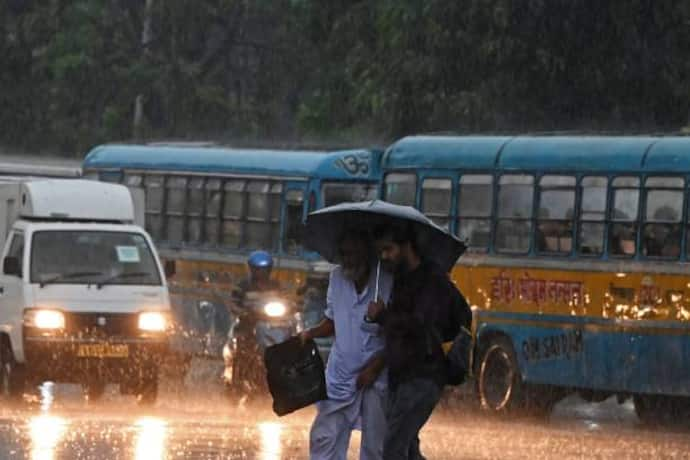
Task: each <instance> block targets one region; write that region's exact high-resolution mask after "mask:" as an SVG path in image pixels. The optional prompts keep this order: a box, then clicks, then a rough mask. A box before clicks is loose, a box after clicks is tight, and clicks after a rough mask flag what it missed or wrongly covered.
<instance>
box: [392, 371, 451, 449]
mask: <svg viewBox="0 0 690 460" xmlns="http://www.w3.org/2000/svg"><path fill="white" fill-rule="evenodd" d="M442 390H443V388H442V387H441V386H439V384H438V383H436V382H434V381H433V380H431V379H414V380H410V381H408V382H402V383H401V384H400V385H398V387H397V388H395V389H394V390H389V392H388V404H387V408H386V422H387V424H388V429H387V431H386V437H385V440H384V443H383V458H384V460H424V456H423V455H422V453H421V451H420V450H419V430H421V429H422V427H423V426H424V424H425V423H426V422H427V420H429V417H430V416H431V413H432V412H433V410H434V407H436V404H438V402H439V400H440V399H441V392H442Z"/></svg>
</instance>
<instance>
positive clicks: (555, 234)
mask: <svg viewBox="0 0 690 460" xmlns="http://www.w3.org/2000/svg"><path fill="white" fill-rule="evenodd" d="M574 210H575V178H574V177H571V176H543V177H542V178H541V180H540V181H539V211H538V213H537V219H538V221H537V240H536V245H537V251H539V252H542V253H549V254H568V253H570V251H571V250H572V248H573V217H574V215H575V212H574Z"/></svg>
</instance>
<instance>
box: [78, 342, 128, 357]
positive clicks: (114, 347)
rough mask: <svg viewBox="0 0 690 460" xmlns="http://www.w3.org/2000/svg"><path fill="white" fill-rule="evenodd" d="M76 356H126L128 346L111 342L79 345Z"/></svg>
mask: <svg viewBox="0 0 690 460" xmlns="http://www.w3.org/2000/svg"><path fill="white" fill-rule="evenodd" d="M77 356H78V357H79V358H127V357H128V356H129V346H128V345H123V344H111V343H90V344H86V345H79V348H78V349H77Z"/></svg>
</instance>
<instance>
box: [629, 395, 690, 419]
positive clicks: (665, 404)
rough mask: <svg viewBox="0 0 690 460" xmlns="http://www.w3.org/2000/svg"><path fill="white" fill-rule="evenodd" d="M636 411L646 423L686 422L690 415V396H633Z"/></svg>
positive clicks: (638, 416)
mask: <svg viewBox="0 0 690 460" xmlns="http://www.w3.org/2000/svg"><path fill="white" fill-rule="evenodd" d="M633 402H634V404H635V413H636V414H637V418H639V419H640V421H641V422H642V423H643V424H644V425H648V426H672V425H679V424H684V423H685V422H686V421H687V420H688V418H689V417H690V398H682V397H674V396H663V395H641V394H638V395H635V396H633Z"/></svg>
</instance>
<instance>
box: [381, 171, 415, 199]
mask: <svg viewBox="0 0 690 460" xmlns="http://www.w3.org/2000/svg"><path fill="white" fill-rule="evenodd" d="M416 194H417V176H415V175H414V174H402V173H391V174H386V178H385V179H384V195H383V199H384V200H386V201H388V202H391V203H394V204H403V205H407V206H414V205H415V195H416Z"/></svg>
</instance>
